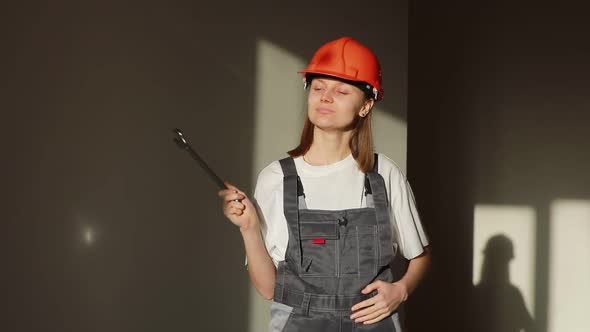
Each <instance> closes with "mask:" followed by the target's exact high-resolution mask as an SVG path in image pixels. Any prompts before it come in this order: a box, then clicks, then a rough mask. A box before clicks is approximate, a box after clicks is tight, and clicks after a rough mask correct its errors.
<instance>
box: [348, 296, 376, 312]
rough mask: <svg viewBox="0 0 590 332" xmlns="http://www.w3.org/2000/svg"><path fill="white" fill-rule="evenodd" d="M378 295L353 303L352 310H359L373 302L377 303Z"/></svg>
mask: <svg viewBox="0 0 590 332" xmlns="http://www.w3.org/2000/svg"><path fill="white" fill-rule="evenodd" d="M376 297H377V296H373V297H371V298H369V299H366V300H364V301H362V302H359V303H357V304H355V305H353V306H352V308H351V310H352V311H357V310H359V309H362V308H365V307H370V306H372V305H373V304H375V302H377V299H376Z"/></svg>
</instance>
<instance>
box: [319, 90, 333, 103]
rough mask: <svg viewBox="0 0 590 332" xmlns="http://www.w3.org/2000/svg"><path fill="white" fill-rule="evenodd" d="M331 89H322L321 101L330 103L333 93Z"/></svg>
mask: <svg viewBox="0 0 590 332" xmlns="http://www.w3.org/2000/svg"><path fill="white" fill-rule="evenodd" d="M332 93H333V92H332V90H330V89H326V90H324V93H322V98H321V101H322V102H326V103H331V102H332V100H333V95H332Z"/></svg>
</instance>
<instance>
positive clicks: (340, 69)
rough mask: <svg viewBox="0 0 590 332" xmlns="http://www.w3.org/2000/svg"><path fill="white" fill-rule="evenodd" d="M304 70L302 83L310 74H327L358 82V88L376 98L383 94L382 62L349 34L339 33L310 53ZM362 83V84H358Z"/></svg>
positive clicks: (306, 81)
mask: <svg viewBox="0 0 590 332" xmlns="http://www.w3.org/2000/svg"><path fill="white" fill-rule="evenodd" d="M299 73H301V74H303V75H304V77H303V81H304V83H305V85H306V86H307V85H309V83H310V82H309V80H308V79H309V77H310V76H313V74H315V75H327V76H332V77H336V78H340V79H343V80H346V81H351V82H354V83H357V84H355V85H357V86H359V87H360V88H361V90H364V91H366V92H368V94H369V95H370V96H371V97H372V98H374V99H375V100H376V101H378V100H381V99H382V98H383V87H382V86H381V65H380V64H379V61H378V60H377V57H376V56H375V54H373V52H372V51H371V50H370V49H368V48H367V47H366V46H364V45H363V44H361V43H359V42H358V41H356V40H354V39H352V38H350V37H342V38H339V39H336V40H333V41H330V42H328V43H326V44H324V45H322V46H321V47H320V48H319V49H318V50H317V51H316V52H315V54H314V55H313V57H312V58H311V61H310V62H309V65H307V68H306V69H305V70H301V71H299ZM358 83H362V84H358Z"/></svg>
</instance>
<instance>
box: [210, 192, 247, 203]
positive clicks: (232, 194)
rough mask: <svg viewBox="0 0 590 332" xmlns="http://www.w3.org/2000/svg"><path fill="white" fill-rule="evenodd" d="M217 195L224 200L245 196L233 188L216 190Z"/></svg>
mask: <svg viewBox="0 0 590 332" xmlns="http://www.w3.org/2000/svg"><path fill="white" fill-rule="evenodd" d="M217 196H219V197H221V198H223V200H224V201H225V202H230V201H235V200H242V199H244V198H246V196H245V195H244V194H243V193H241V192H239V191H235V190H230V189H224V190H220V191H219V192H217Z"/></svg>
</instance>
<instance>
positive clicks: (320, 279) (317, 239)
mask: <svg viewBox="0 0 590 332" xmlns="http://www.w3.org/2000/svg"><path fill="white" fill-rule="evenodd" d="M375 156H377V155H375ZM280 164H281V168H282V170H283V174H284V180H283V184H284V193H283V195H284V212H285V217H286V219H287V223H288V226H289V227H288V228H289V244H288V246H287V251H286V253H285V260H284V261H281V262H279V264H278V267H277V275H276V284H275V292H274V302H275V303H273V307H271V316H272V318H271V326H270V331H271V332H279V331H286V332H294V331H305V332H332V331H334V332H336V331H338V332H340V331H347V332H348V331H374V332H377V331H384V332H385V331H387V332H393V331H395V332H400V331H401V328H400V327H399V320H398V315H397V313H394V314H393V315H392V317H390V318H386V319H384V320H382V321H380V322H378V323H375V324H368V325H363V324H362V323H359V324H356V323H355V322H354V321H351V320H350V319H349V317H350V315H351V313H352V312H351V307H352V306H353V305H354V304H356V303H358V302H361V301H362V300H365V299H367V298H369V297H371V296H374V295H375V292H374V293H373V294H369V295H364V294H362V293H361V289H363V288H364V287H365V286H367V285H368V284H370V283H371V282H373V281H376V280H383V281H387V282H393V275H392V271H391V268H390V266H389V263H390V262H391V261H392V259H393V256H394V245H395V244H394V241H393V233H392V228H391V223H390V221H389V212H388V199H387V194H386V189H385V184H384V181H383V178H382V177H381V175H379V174H378V173H377V167H376V165H377V159H375V168H374V169H373V170H372V171H371V172H368V173H366V178H365V195H366V202H367V207H366V208H358V209H347V210H340V211H333V210H311V209H307V207H306V206H305V195H304V192H303V186H302V184H301V181H300V180H299V176H298V175H297V169H296V167H295V163H294V161H293V159H292V158H285V159H282V160H280ZM285 305H286V306H285ZM291 308H293V309H292V310H291Z"/></svg>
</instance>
